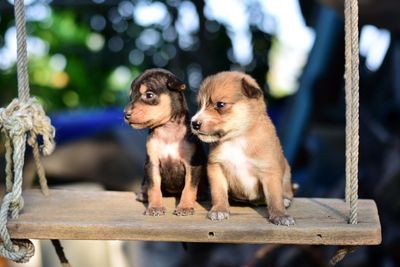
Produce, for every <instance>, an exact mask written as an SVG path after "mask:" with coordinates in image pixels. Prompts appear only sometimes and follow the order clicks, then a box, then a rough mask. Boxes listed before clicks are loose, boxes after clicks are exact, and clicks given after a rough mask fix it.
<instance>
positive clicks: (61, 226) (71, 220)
mask: <svg viewBox="0 0 400 267" xmlns="http://www.w3.org/2000/svg"><path fill="white" fill-rule="evenodd" d="M23 196H24V200H25V207H24V209H23V211H22V212H21V215H20V217H19V218H18V219H17V220H12V221H10V222H9V224H8V228H9V230H10V234H11V236H12V238H30V239H71V240H72V239H80V240H86V239H94V240H112V239H115V240H148V241H186V242H221V243H282V244H324V245H376V244H380V242H381V227H380V222H379V217H378V211H377V208H376V205H375V202H374V201H373V200H360V201H359V223H358V224H357V225H349V224H347V214H348V208H347V206H346V205H345V203H344V202H343V201H342V200H340V199H319V198H311V199H308V198H296V199H295V200H294V201H293V204H292V206H291V207H290V208H289V213H290V214H291V215H292V216H294V218H295V220H296V225H295V226H290V227H287V226H276V225H273V224H271V223H269V222H268V221H267V220H266V219H265V217H266V208H265V207H257V208H255V207H231V217H230V219H229V220H225V221H221V222H213V221H210V220H208V219H207V218H206V213H207V210H208V209H209V204H208V203H200V204H197V206H196V213H195V215H193V216H187V217H177V216H174V215H172V211H173V210H174V206H175V203H176V200H175V199H174V198H167V199H165V204H166V207H167V210H168V213H167V215H165V216H161V217H150V216H144V215H142V213H143V211H144V206H143V204H142V203H139V202H136V201H135V195H134V194H133V193H130V192H111V191H101V192H98V191H74V190H51V196H50V197H44V196H43V195H42V194H41V192H40V191H38V190H27V191H25V192H24V193H23Z"/></svg>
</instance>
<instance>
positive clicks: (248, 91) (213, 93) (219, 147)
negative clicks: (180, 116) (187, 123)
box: [192, 71, 294, 225]
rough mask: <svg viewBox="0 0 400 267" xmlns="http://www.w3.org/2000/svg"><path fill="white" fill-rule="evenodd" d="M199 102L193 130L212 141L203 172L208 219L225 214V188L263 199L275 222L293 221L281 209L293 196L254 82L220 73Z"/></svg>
mask: <svg viewBox="0 0 400 267" xmlns="http://www.w3.org/2000/svg"><path fill="white" fill-rule="evenodd" d="M198 102H199V105H200V110H199V111H198V113H197V114H196V115H195V116H194V117H193V118H192V131H193V133H195V134H196V135H197V136H198V137H199V138H200V139H201V140H202V141H204V142H208V143H211V149H210V154H209V159H208V167H207V171H208V177H209V182H210V187H211V196H212V205H213V206H212V208H211V211H210V212H209V214H208V216H209V218H210V219H212V220H221V219H226V218H228V217H229V201H228V193H229V195H230V196H231V197H232V198H234V199H236V200H244V201H260V200H263V199H265V201H266V203H267V205H268V212H269V219H270V220H271V221H272V222H273V223H275V224H283V225H290V224H294V220H293V218H292V217H290V216H289V215H287V214H286V210H285V206H289V204H290V201H291V200H292V198H293V192H292V187H291V174H290V167H289V165H288V163H287V161H286V159H285V157H284V155H283V152H282V148H281V145H280V142H279V139H278V137H277V134H276V130H275V127H274V125H273V124H272V122H271V120H270V118H269V117H268V115H267V113H266V105H265V102H264V98H263V93H262V90H261V89H260V87H259V86H258V84H257V82H256V81H255V80H254V79H253V78H251V77H250V76H249V75H246V74H244V73H241V72H234V71H232V72H221V73H218V74H216V75H213V76H210V77H208V78H207V79H205V80H204V82H203V83H202V85H201V88H200V90H199V94H198ZM219 102H223V103H224V106H223V108H219V107H218V105H221V103H219ZM196 123H197V124H198V125H200V126H199V129H195V127H194V124H196Z"/></svg>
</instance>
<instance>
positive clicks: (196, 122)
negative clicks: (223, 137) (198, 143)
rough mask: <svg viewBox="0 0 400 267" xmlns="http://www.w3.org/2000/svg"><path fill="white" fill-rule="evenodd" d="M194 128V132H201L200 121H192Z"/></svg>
mask: <svg viewBox="0 0 400 267" xmlns="http://www.w3.org/2000/svg"><path fill="white" fill-rule="evenodd" d="M192 128H193V130H196V131H198V130H200V128H201V122H199V121H192Z"/></svg>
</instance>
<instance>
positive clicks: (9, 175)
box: [0, 98, 54, 262]
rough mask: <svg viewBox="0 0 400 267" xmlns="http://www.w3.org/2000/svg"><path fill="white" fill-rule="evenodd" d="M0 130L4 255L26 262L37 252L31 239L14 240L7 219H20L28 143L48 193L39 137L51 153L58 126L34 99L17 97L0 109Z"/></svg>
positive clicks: (0, 226)
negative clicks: (3, 150) (0, 143)
mask: <svg viewBox="0 0 400 267" xmlns="http://www.w3.org/2000/svg"><path fill="white" fill-rule="evenodd" d="M0 129H1V131H2V133H3V134H4V136H5V139H6V141H5V148H6V161H7V163H6V194H5V196H4V198H3V203H2V205H1V209H0V237H1V239H2V241H3V243H2V244H1V245H0V255H1V256H4V257H6V258H8V259H11V260H14V261H16V262H26V261H28V260H29V258H30V257H32V256H33V254H34V247H33V244H32V243H31V242H30V241H29V240H24V241H18V242H13V241H11V239H10V235H9V233H8V231H7V227H6V226H7V220H8V219H9V218H11V219H16V218H18V214H19V211H20V210H21V209H22V207H23V200H22V196H21V194H22V181H23V177H22V174H23V166H24V156H25V144H26V141H28V144H29V145H30V146H32V148H33V155H34V161H35V163H36V166H37V169H38V175H39V179H40V184H41V187H42V191H43V193H44V194H48V187H47V183H46V178H45V176H44V171H43V167H42V166H41V164H40V159H39V146H38V143H37V137H38V136H41V137H42V139H43V145H42V147H41V151H42V153H43V154H44V155H49V154H50V153H51V152H52V151H53V149H54V128H53V127H52V126H51V123H50V119H49V118H48V117H47V116H46V114H45V113H44V110H43V108H42V107H41V106H40V104H39V103H38V102H37V101H36V100H35V99H34V98H30V99H28V101H25V102H21V101H20V100H18V99H14V100H13V101H12V102H11V104H10V105H9V106H8V107H6V108H1V109H0Z"/></svg>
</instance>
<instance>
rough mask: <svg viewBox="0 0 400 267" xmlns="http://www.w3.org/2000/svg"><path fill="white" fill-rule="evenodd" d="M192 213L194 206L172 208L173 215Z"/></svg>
mask: <svg viewBox="0 0 400 267" xmlns="http://www.w3.org/2000/svg"><path fill="white" fill-rule="evenodd" d="M193 214H194V208H190V207H189V208H181V207H177V208H176V209H175V210H174V215H177V216H187V215H193Z"/></svg>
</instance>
